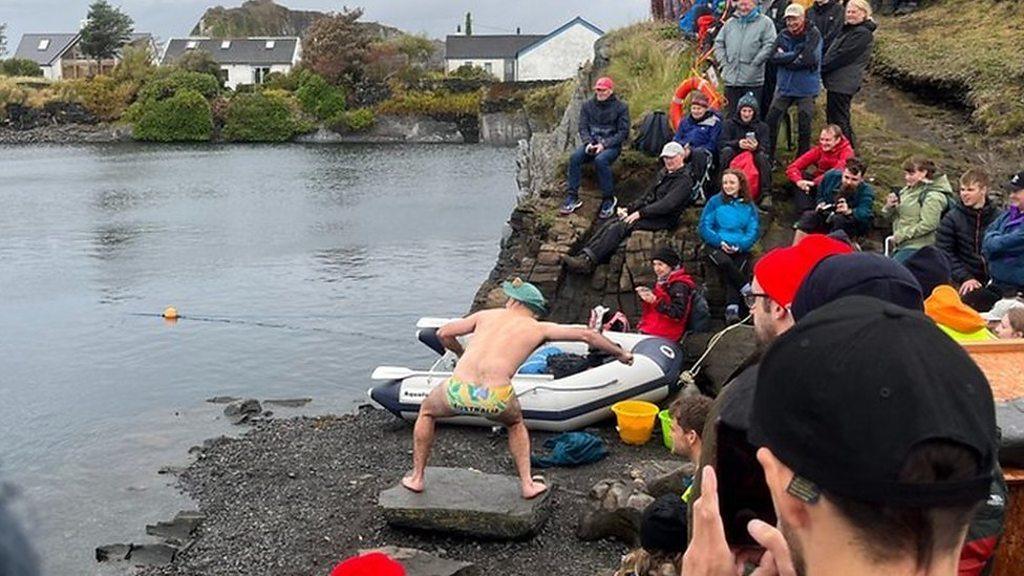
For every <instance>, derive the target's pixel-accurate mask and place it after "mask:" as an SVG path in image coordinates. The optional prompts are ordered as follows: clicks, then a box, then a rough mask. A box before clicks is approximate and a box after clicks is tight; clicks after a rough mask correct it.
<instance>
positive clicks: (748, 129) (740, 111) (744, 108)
mask: <svg viewBox="0 0 1024 576" xmlns="http://www.w3.org/2000/svg"><path fill="white" fill-rule="evenodd" d="M759 112H760V110H759V109H758V103H757V98H755V97H754V94H753V93H752V92H748V93H746V94H744V95H743V97H742V98H740V101H739V102H737V103H736V114H734V115H733V116H732V117H731V118H729V119H728V120H726V121H725V124H724V125H723V126H722V135H721V137H720V138H719V140H718V154H719V157H720V159H721V164H722V167H723V168H737V169H740V170H743V171H744V173H745V174H747V179H748V181H750V180H752V177H751V174H750V172H749V171H748V170H744V168H745V167H746V166H750V167H752V168H753V171H754V172H755V173H756V174H757V182H758V184H757V186H756V187H754V186H752V187H751V191H750V192H751V197H752V198H753V199H754V201H755V202H760V200H761V198H765V197H767V195H768V192H769V191H770V190H771V184H772V164H771V159H770V158H769V156H768V152H767V150H766V147H767V143H768V125H767V124H765V123H764V122H763V121H761V118H760V117H759ZM754 188H756V189H754Z"/></svg>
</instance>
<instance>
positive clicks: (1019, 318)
mask: <svg viewBox="0 0 1024 576" xmlns="http://www.w3.org/2000/svg"><path fill="white" fill-rule="evenodd" d="M995 333H996V337H998V338H999V339H1001V340H1009V339H1019V338H1024V308H1013V309H1011V310H1009V311H1007V313H1006V315H1005V316H1003V319H1002V320H1000V321H999V325H998V326H996V330H995Z"/></svg>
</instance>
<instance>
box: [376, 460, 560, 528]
mask: <svg viewBox="0 0 1024 576" xmlns="http://www.w3.org/2000/svg"><path fill="white" fill-rule="evenodd" d="M426 481H427V489H426V490H424V491H423V492H422V493H420V494H416V493H413V492H411V491H409V490H407V489H405V488H404V487H403V486H401V485H398V486H395V487H393V488H389V489H387V490H384V491H383V492H381V493H380V497H379V499H378V505H379V507H380V508H381V510H382V511H383V513H384V518H385V520H387V522H388V524H391V525H392V526H398V527H402V528H412V529H417V530H431V531H439V532H448V533H455V534H462V535H465V536H469V537H471V538H478V539H479V538H483V539H497V540H518V539H522V538H527V537H529V536H532V535H533V534H535V533H536V532H537V531H538V530H539V529H540V528H541V526H543V525H544V522H545V521H547V518H548V516H549V515H550V512H551V506H550V504H551V492H552V490H551V489H548V490H547V491H546V492H544V493H543V494H541V495H540V496H537V497H536V498H534V499H532V500H524V499H523V497H522V494H521V493H520V486H519V479H518V478H514V477H512V476H500V475H497V474H483V473H481V472H476V471H473V470H468V469H461V468H433V467H428V468H427V472H426Z"/></svg>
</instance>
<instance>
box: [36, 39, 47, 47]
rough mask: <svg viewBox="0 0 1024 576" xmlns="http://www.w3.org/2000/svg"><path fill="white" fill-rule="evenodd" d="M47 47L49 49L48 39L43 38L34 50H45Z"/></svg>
mask: <svg viewBox="0 0 1024 576" xmlns="http://www.w3.org/2000/svg"><path fill="white" fill-rule="evenodd" d="M49 47H50V39H49V38H43V39H42V40H40V41H39V46H37V47H36V48H37V49H38V50H46V49H47V48H49Z"/></svg>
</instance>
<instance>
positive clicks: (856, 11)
mask: <svg viewBox="0 0 1024 576" xmlns="http://www.w3.org/2000/svg"><path fill="white" fill-rule="evenodd" d="M875 28H877V26H876V25H875V22H874V21H873V20H871V5H870V4H868V2H867V0H849V2H848V3H847V5H846V15H845V24H843V27H842V29H841V30H840V31H839V34H838V35H837V36H836V37H835V39H833V40H832V43H831V44H830V45H829V47H828V51H827V52H825V56H824V57H823V58H822V61H821V80H822V83H824V84H825V90H827V95H826V100H825V120H826V122H827V123H828V124H835V125H837V126H839V127H840V128H842V129H843V134H845V135H846V137H847V138H848V139H849V140H850V145H851V146H853V148H854V149H857V139H856V137H855V136H854V134H853V125H852V124H851V123H850V104H851V103H852V102H853V95H854V94H856V93H857V92H858V91H859V90H860V85H861V82H862V81H863V80H864V71H865V70H866V69H867V67H868V62H870V61H871V45H872V44H873V43H874V38H875Z"/></svg>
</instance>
